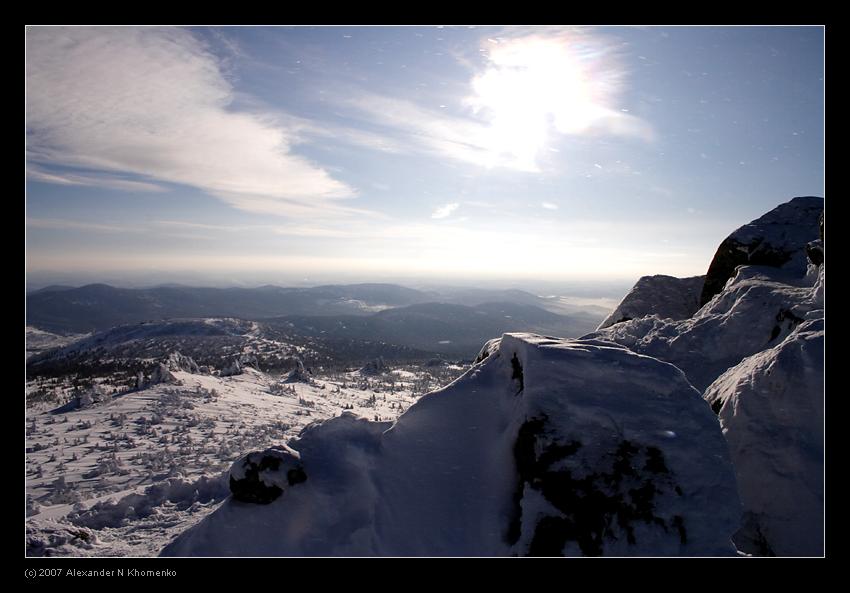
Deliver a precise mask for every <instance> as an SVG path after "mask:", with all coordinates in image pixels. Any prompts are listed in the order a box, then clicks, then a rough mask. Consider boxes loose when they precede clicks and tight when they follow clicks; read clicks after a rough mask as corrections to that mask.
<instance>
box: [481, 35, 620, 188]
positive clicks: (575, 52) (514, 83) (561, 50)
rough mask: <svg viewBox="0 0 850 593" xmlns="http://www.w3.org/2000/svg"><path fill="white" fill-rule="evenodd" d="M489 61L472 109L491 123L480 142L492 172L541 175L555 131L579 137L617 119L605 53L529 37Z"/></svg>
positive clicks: (501, 48)
mask: <svg viewBox="0 0 850 593" xmlns="http://www.w3.org/2000/svg"><path fill="white" fill-rule="evenodd" d="M494 41H495V40H490V42H491V43H493V42H494ZM488 57H489V65H488V68H487V69H486V71H485V72H484V73H482V74H480V75H479V76H476V77H475V78H474V79H473V81H472V88H473V90H474V96H473V97H471V98H470V99H469V104H470V105H471V106H472V107H473V110H474V111H475V113H476V114H477V115H479V116H481V117H483V118H485V119H486V120H487V121H488V123H489V125H488V127H487V129H486V131H485V132H484V137H483V138H481V139H480V140H481V145H482V146H484V147H486V150H487V151H488V153H489V156H490V160H491V161H492V162H490V163H489V164H490V165H491V166H496V165H504V164H510V165H511V166H513V167H515V168H520V169H525V170H532V171H534V170H537V164H536V163H537V158H538V155H539V153H540V151H541V150H542V149H543V148H544V147H545V146H546V144H547V141H548V139H549V134H550V130H551V129H554V130H555V131H557V132H559V133H561V134H580V133H582V132H585V131H587V130H588V129H590V128H591V127H592V126H593V125H594V124H595V123H596V122H597V121H599V120H601V119H604V118H610V117H612V116H613V115H614V114H615V112H613V111H612V110H611V109H609V108H608V107H606V103H607V101H608V100H609V99H610V98H611V95H612V94H613V91H614V90H616V89H615V88H614V85H612V84H611V83H612V80H611V78H612V77H611V72H610V71H609V72H606V71H604V70H601V69H600V65H599V63H598V62H599V61H600V60H599V57H600V53H599V52H598V51H588V47H587V46H586V45H582V46H580V45H577V44H575V43H571V42H570V41H569V40H566V39H564V38H562V37H561V38H547V37H525V38H521V39H513V40H510V39H509V40H505V41H502V42H498V43H496V44H494V45H493V47H491V48H490V49H489V56H488ZM506 161H507V162H506Z"/></svg>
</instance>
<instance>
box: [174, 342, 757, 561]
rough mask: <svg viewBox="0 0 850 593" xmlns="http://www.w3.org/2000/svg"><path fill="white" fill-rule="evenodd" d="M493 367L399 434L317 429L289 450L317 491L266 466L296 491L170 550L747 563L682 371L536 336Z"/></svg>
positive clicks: (230, 503) (715, 446) (728, 474)
mask: <svg viewBox="0 0 850 593" xmlns="http://www.w3.org/2000/svg"><path fill="white" fill-rule="evenodd" d="M479 358H480V360H481V361H480V362H479V363H478V364H476V365H475V366H474V367H472V369H470V370H469V371H468V372H467V373H466V374H465V375H463V376H462V377H461V378H459V379H458V380H456V381H455V382H454V383H452V384H451V385H449V386H448V387H446V388H444V389H442V390H439V391H435V392H432V393H430V394H428V395H426V396H424V397H422V398H421V399H420V400H419V401H418V402H417V403H416V404H414V405H413V406H411V407H410V408H409V409H408V410H407V412H405V413H404V414H402V416H401V417H399V419H398V420H397V421H396V422H395V423H394V424H392V423H389V422H368V421H365V420H362V419H358V418H355V417H354V416H352V415H349V414H343V415H342V416H340V417H337V418H334V419H331V420H328V421H325V422H322V423H318V424H314V425H312V426H310V427H308V428H307V429H305V431H303V432H302V433H301V435H300V437H299V438H298V439H295V440H293V441H290V443H289V444H290V446H291V447H292V449H293V451H297V452H298V454H299V455H300V468H301V469H302V470H303V472H304V475H305V477H306V480H305V481H304V482H303V483H298V484H296V485H294V486H292V485H290V484H289V481H288V479H287V481H286V483H285V484H283V485H282V486H281V484H280V481H281V479H283V477H284V476H285V474H284V473H281V472H280V471H278V472H272V473H271V474H267V475H268V479H270V480H271V481H272V483H273V484H275V485H277V486H278V487H279V488H281V490H283V491H284V493H283V495H282V496H280V497H279V498H277V499H276V500H274V501H273V502H271V503H270V504H266V505H245V504H244V503H241V502H239V501H236V500H234V499H230V500H227V501H226V502H225V503H224V504H223V505H222V506H220V507H219V508H218V509H217V510H216V511H215V512H213V513H212V514H210V515H209V516H207V517H206V518H205V519H204V520H202V521H201V522H200V523H199V524H198V525H196V526H194V527H193V528H190V529H189V530H187V531H186V532H184V533H183V534H182V535H181V536H179V537H178V538H177V539H176V540H175V541H174V542H172V543H171V544H170V545H168V546H167V547H166V548H165V549H164V550H163V552H162V554H163V555H170V556H175V555H176V556H195V555H198V556H204V555H207V556H209V555H213V556H228V555H248V556H255V555H260V556H287V555H296V556H300V555H402V556H407V555H452V556H454V555H468V556H500V555H505V556H507V555H582V554H584V555H726V554H733V553H734V547H733V546H732V543H731V536H732V534H733V533H734V532H735V531H736V530H737V529H738V527H739V526H740V516H741V508H740V504H739V501H738V495H737V491H736V486H735V478H734V473H733V470H732V466H731V463H730V460H729V455H728V451H727V446H726V443H725V441H724V439H723V436H722V434H721V431H720V427H719V425H718V423H717V419H716V417H715V416H714V414H713V413H712V411H711V409H710V408H709V405H708V404H707V403H706V402H705V401H704V400H703V399H702V398H701V397H700V394H699V393H698V392H697V391H696V390H694V389H693V387H691V385H690V384H689V383H688V382H687V380H686V379H685V377H684V375H683V374H682V372H681V371H680V370H679V369H677V368H676V367H674V366H673V365H670V364H667V363H663V362H660V361H658V360H655V359H652V358H648V357H645V356H641V355H638V354H635V353H633V352H630V351H629V350H627V349H626V348H623V347H621V346H617V345H615V344H611V343H604V342H599V341H593V340H564V339H559V338H546V337H542V336H537V335H532V334H505V335H504V336H503V337H502V338H501V339H500V340H495V341H491V342H490V343H488V345H487V347H486V348H485V349H484V351H483V352H482V356H480V357H479ZM259 455H260V458H259V459H260V461H261V460H262V455H263V454H259ZM294 455H295V453H294V452H292V453H290V452H286V455H285V458H286V459H285V460H281V462H280V463H281V464H282V466H283V467H287V468H288V466H287V465H286V464H288V463H294ZM255 461H256V460H255ZM257 469H258V475H259V474H260V473H261V472H260V471H259V466H257ZM288 471H289V469H287V472H288ZM265 480H266V478H265V477H264V478H263V481H264V483H265ZM287 486H289V489H288V490H287Z"/></svg>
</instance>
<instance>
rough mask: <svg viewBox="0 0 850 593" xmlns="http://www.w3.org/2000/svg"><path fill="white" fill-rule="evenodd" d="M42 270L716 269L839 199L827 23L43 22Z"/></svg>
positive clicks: (335, 274)
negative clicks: (776, 213) (732, 248)
mask: <svg viewBox="0 0 850 593" xmlns="http://www.w3.org/2000/svg"><path fill="white" fill-rule="evenodd" d="M25 59H26V75H25V76H26V89H25V93H26V146H25V150H26V198H25V199H26V221H25V224H26V271H27V280H28V284H30V285H31V286H36V285H39V284H41V285H44V284H50V283H68V284H82V283H85V282H97V281H101V282H102V281H108V282H110V283H113V284H123V285H127V286H140V285H152V284H156V283H159V282H182V283H187V284H193V283H194V284H211V285H252V284H253V285H260V284H268V283H272V284H311V283H321V282H357V281H398V282H405V281H409V282H408V283H410V282H413V281H420V282H421V281H429V280H431V281H440V282H449V283H456V284H458V283H461V284H475V283H479V284H486V283H490V284H503V285H523V283H525V284H533V283H535V282H536V283H545V282H549V283H557V282H564V283H570V282H574V283H582V282H583V283H588V282H590V283H593V282H596V283H600V284H602V283H605V282H617V281H633V280H635V279H637V278H638V277H639V276H642V275H648V274H669V275H674V276H693V275H699V274H703V273H705V270H706V269H707V267H708V264H709V263H710V261H711V258H712V256H713V255H714V251H715V250H716V248H717V246H718V245H719V243H720V242H721V241H722V240H723V238H725V237H726V236H727V235H728V234H729V233H730V232H731V231H733V230H734V229H735V228H737V227H739V226H741V225H742V224H745V223H747V222H749V221H750V220H752V219H754V218H757V217H758V216H760V215H761V214H763V213H765V212H767V211H768V210H770V209H772V208H773V207H775V206H776V205H778V204H780V203H782V202H786V201H788V200H789V199H791V198H792V197H795V196H800V195H818V196H823V193H824V144H823V139H824V90H823V89H824V70H823V65H824V30H823V28H822V27H570V28H560V27H548V26H536V27H494V26H486V27H474V26H427V27H426V26H423V27H216V28H212V27H194V28H177V27H172V28H152V27H119V28H108V27H96V28H82V27H72V28H60V27H28V28H27V29H26V58H25Z"/></svg>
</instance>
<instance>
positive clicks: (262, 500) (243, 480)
mask: <svg viewBox="0 0 850 593" xmlns="http://www.w3.org/2000/svg"><path fill="white" fill-rule="evenodd" d="M306 479H307V474H306V473H305V472H304V468H303V467H302V466H301V459H300V457H299V455H298V453H296V452H295V451H293V450H292V449H290V448H289V447H286V446H283V447H272V448H270V449H266V450H265V451H257V452H253V453H249V454H248V455H245V456H244V457H241V458H239V459H238V460H236V462H235V463H234V464H233V466H232V467H231V468H230V492H231V493H232V494H233V498H235V499H236V500H239V501H242V502H250V503H254V504H268V503H270V502H272V501H274V500H275V499H277V498H278V497H279V496H280V495H281V494H283V492H284V491H285V490H286V489H287V488H289V487H292V486H295V485H296V484H300V483H301V482H304V481H305V480H306Z"/></svg>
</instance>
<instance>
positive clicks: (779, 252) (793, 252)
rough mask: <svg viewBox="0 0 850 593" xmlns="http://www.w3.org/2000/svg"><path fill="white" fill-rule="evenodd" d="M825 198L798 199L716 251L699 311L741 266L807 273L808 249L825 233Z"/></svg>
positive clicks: (736, 234) (744, 228)
mask: <svg viewBox="0 0 850 593" xmlns="http://www.w3.org/2000/svg"><path fill="white" fill-rule="evenodd" d="M822 214H823V198H818V197H799V198H794V199H793V200H791V201H790V202H787V203H785V204H780V205H779V206H777V207H776V208H774V209H773V210H771V211H770V212H768V213H767V214H765V215H764V216H762V217H760V218H758V219H756V220H754V221H752V222H751V223H749V224H746V225H744V226H742V227H741V228H739V229H738V230H736V231H735V232H733V233H732V234H731V235H729V237H727V238H726V239H725V240H724V241H723V242H722V243H721V244H720V247H718V248H717V252H716V253H715V254H714V258H713V259H712V261H711V265H710V266H709V268H708V273H707V274H706V277H705V283H704V284H703V288H702V294H701V296H700V307H701V306H703V305H705V304H706V303H707V302H708V301H710V300H711V298H712V297H713V296H714V295H716V294H717V293H719V292H720V291H721V290H723V287H724V286H725V284H726V281H727V280H729V279H730V278H731V277H732V276H734V274H735V269H736V268H737V267H738V266H742V265H757V266H771V267H775V268H783V269H787V270H789V271H794V272H798V273H799V274H800V275H801V276H802V275H804V274H805V272H806V266H807V265H808V257H807V255H806V245H807V244H808V243H809V242H810V241H813V240H815V239H817V238H818V236H819V234H820V233H821V232H822V231H821V229H822V226H821V220H822V218H821V215H822Z"/></svg>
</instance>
